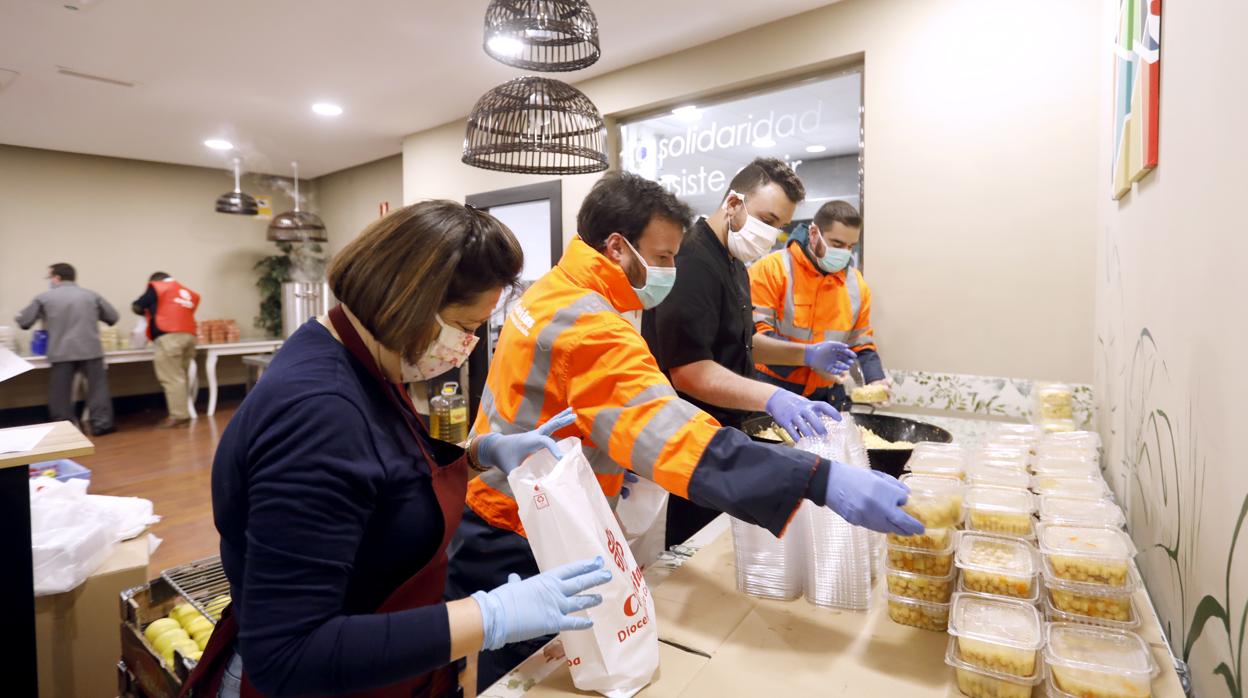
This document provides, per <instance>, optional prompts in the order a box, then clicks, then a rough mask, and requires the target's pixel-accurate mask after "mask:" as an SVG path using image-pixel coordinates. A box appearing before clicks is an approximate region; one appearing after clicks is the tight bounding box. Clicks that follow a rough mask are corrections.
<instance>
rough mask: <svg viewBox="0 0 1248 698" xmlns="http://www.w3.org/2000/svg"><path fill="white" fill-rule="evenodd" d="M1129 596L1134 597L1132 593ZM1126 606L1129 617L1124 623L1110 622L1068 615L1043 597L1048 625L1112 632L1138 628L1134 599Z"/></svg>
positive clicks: (1099, 618)
mask: <svg viewBox="0 0 1248 698" xmlns="http://www.w3.org/2000/svg"><path fill="white" fill-rule="evenodd" d="M1131 596H1134V592H1132V594H1131ZM1127 605H1128V607H1129V608H1130V609H1131V617H1130V618H1128V619H1127V620H1125V621H1121V620H1110V619H1109V618H1101V617H1099V616H1085V615H1082V614H1079V613H1069V612H1067V611H1063V610H1061V609H1060V608H1057V607H1056V606H1054V605H1053V599H1051V598H1049V595H1048V594H1045V595H1044V618H1045V620H1047V621H1048V622H1050V623H1075V624H1078V625H1094V626H1097V627H1101V628H1111V629H1113V630H1134V629H1136V628H1138V627H1140V614H1139V612H1138V611H1137V610H1136V608H1135V599H1134V598H1130V599H1128V600H1127Z"/></svg>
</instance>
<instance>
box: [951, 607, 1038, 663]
mask: <svg viewBox="0 0 1248 698" xmlns="http://www.w3.org/2000/svg"><path fill="white" fill-rule="evenodd" d="M952 603H953V608H952V609H951V611H950V613H949V634H950V635H954V636H956V637H965V638H969V639H972V640H982V641H984V642H991V643H993V644H996V645H1004V646H1005V647H1012V648H1014V649H1017V650H1038V649H1040V648H1041V647H1043V646H1044V632H1043V626H1042V623H1041V619H1040V612H1039V611H1037V610H1036V607H1035V606H1033V605H1031V604H1029V603H1027V602H1026V601H1006V600H1004V599H990V598H986V597H983V596H978V595H976V594H960V593H959V594H954V595H953V602H952Z"/></svg>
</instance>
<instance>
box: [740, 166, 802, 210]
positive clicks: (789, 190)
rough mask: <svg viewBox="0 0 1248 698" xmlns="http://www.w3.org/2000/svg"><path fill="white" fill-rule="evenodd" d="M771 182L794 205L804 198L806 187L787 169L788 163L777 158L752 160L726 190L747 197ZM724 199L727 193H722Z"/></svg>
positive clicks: (789, 168)
mask: <svg viewBox="0 0 1248 698" xmlns="http://www.w3.org/2000/svg"><path fill="white" fill-rule="evenodd" d="M772 182H775V183H776V184H779V185H780V188H781V189H783V190H784V195H785V196H787V197H788V198H789V201H792V202H793V203H795V204H797V203H801V202H802V199H805V198H806V187H805V185H803V184H802V180H800V179H798V178H797V173H796V172H794V171H793V168H792V167H789V163H787V162H785V161H783V160H779V159H777V158H754V162H751V163H750V164H748V165H746V166H745V167H743V168H741V171H740V172H738V173H737V176H736V177H733V178H732V181H731V182H729V183H728V189H730V190H732V191H735V192H737V193H738V194H745V195H747V196H748V195H749V194H752V193H753V192H755V191H758V188H759V187H765V186H767V185H768V184H771V183H772ZM724 198H725V199H726V198H728V192H724Z"/></svg>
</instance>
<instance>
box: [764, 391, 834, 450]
mask: <svg viewBox="0 0 1248 698" xmlns="http://www.w3.org/2000/svg"><path fill="white" fill-rule="evenodd" d="M766 409H767V414H769V415H771V418H772V419H774V420H776V424H779V425H780V426H781V427H782V428H783V429H784V430H785V431H787V432H789V436H791V437H793V440H794V441H797V440H798V439H800V438H802V437H803V436H823V435H824V434H827V433H828V430H827V429H826V428H824V426H823V418H824V417H831V418H832V419H833V420H834V421H837V422H839V421H841V415H840V414H839V413H838V412H837V411H836V410H835V409H833V407H832V406H831V405H829V404H828V403H826V402H815V401H814V400H807V399H806V398H804V397H802V396H801V395H798V394H796V393H790V392H789V391H787V390H785V389H784V388H777V389H776V392H774V393H772V394H771V397H769V398H767V407H766Z"/></svg>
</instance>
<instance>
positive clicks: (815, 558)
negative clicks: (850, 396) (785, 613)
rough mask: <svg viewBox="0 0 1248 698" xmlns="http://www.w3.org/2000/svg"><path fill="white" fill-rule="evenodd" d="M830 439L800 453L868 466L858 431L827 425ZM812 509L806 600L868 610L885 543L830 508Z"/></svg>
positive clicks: (844, 424) (848, 424)
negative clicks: (856, 437) (808, 452)
mask: <svg viewBox="0 0 1248 698" xmlns="http://www.w3.org/2000/svg"><path fill="white" fill-rule="evenodd" d="M824 426H826V427H827V429H828V435H827V436H825V437H821V438H814V439H812V438H806V439H802V440H801V441H799V442H798V443H797V447H798V448H799V449H802V450H805V451H810V452H812V453H816V454H818V455H819V456H820V457H822V458H826V459H828V460H836V461H840V462H841V463H845V464H847V465H849V466H850V467H859V468H861V467H865V463H866V451H865V449H863V448H862V446H861V444H855V435H856V433H857V427H856V425H855V424H854V423H853V420H852V419H851V418H850V417H848V416H846V417H845V418H844V420H843V421H841V422H839V423H837V422H831V421H827V420H825V422H824ZM804 508H806V509H808V513H807V518H806V522H807V531H806V599H807V600H808V601H810V602H811V603H813V604H815V605H817V606H830V607H834V608H843V609H848V610H855V611H864V610H867V608H869V607H870V604H871V584H872V574H873V572H874V570H875V566H876V565H875V561H876V559H877V555H878V554H879V553H878V550H879V547H880V543H879V541H878V540H876V535H875V534H873V533H872V532H871V531H868V530H867V529H865V528H861V527H859V526H854V525H853V524H850V523H849V522H848V521H846V520H845V519H843V518H841V517H840V515H838V514H837V513H836V512H834V511H832V510H831V509H829V508H827V507H816V506H814V505H809V504H807V505H804Z"/></svg>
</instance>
